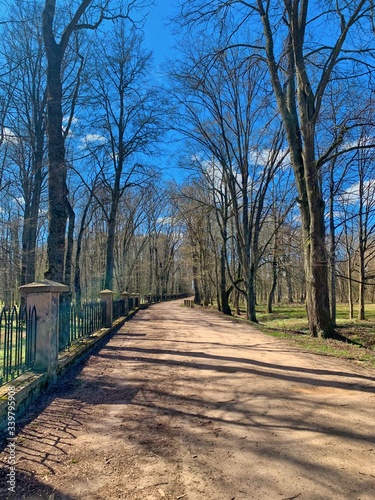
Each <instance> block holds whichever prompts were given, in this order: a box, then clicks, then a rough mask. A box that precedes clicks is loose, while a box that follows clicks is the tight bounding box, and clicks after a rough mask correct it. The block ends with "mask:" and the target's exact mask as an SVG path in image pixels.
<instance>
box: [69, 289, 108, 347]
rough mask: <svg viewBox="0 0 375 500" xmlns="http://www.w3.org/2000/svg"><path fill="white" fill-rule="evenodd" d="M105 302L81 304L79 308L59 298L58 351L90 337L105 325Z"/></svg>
mask: <svg viewBox="0 0 375 500" xmlns="http://www.w3.org/2000/svg"><path fill="white" fill-rule="evenodd" d="M106 308H107V304H106V302H103V301H101V302H99V301H97V302H90V303H87V304H83V305H82V308H81V309H80V310H77V308H76V306H75V305H74V304H73V303H71V302H69V301H66V300H64V298H63V300H60V310H59V351H63V350H64V349H67V348H68V347H70V346H71V345H72V344H75V343H77V342H79V341H80V340H82V339H86V338H88V337H90V336H91V335H92V334H93V333H95V332H97V331H98V330H100V329H101V328H104V326H105V319H106Z"/></svg>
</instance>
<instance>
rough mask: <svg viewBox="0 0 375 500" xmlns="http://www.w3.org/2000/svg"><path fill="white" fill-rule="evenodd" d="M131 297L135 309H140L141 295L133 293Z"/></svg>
mask: <svg viewBox="0 0 375 500" xmlns="http://www.w3.org/2000/svg"><path fill="white" fill-rule="evenodd" d="M131 296H132V299H133V309H135V308H136V307H139V293H132V294H131Z"/></svg>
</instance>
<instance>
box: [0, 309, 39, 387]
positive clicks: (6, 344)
mask: <svg viewBox="0 0 375 500" xmlns="http://www.w3.org/2000/svg"><path fill="white" fill-rule="evenodd" d="M36 335H37V314H36V309H35V307H33V308H27V307H22V308H19V307H18V306H13V307H11V308H3V309H1V311H0V363H1V368H0V385H2V384H5V383H7V382H9V381H10V380H13V379H14V378H16V377H18V376H19V375H21V374H22V373H24V372H26V371H28V370H30V369H31V368H32V367H33V365H34V362H35V352H36Z"/></svg>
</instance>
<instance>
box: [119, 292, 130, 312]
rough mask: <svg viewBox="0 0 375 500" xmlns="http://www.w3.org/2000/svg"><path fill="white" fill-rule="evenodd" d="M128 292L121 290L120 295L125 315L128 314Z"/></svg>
mask: <svg viewBox="0 0 375 500" xmlns="http://www.w3.org/2000/svg"><path fill="white" fill-rule="evenodd" d="M129 295H130V294H129V292H122V294H121V297H122V298H123V299H124V303H125V315H128V314H129Z"/></svg>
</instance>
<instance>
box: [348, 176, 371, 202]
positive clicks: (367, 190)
mask: <svg viewBox="0 0 375 500" xmlns="http://www.w3.org/2000/svg"><path fill="white" fill-rule="evenodd" d="M359 189H360V184H359V182H356V183H355V184H353V185H352V186H350V187H349V188H348V189H346V190H345V191H344V193H343V194H342V196H341V197H342V201H343V202H344V203H346V204H347V205H355V204H356V203H358V202H359V194H360V193H359ZM363 195H364V197H365V199H367V200H368V199H373V198H374V197H375V179H369V180H367V181H364V183H363Z"/></svg>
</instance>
